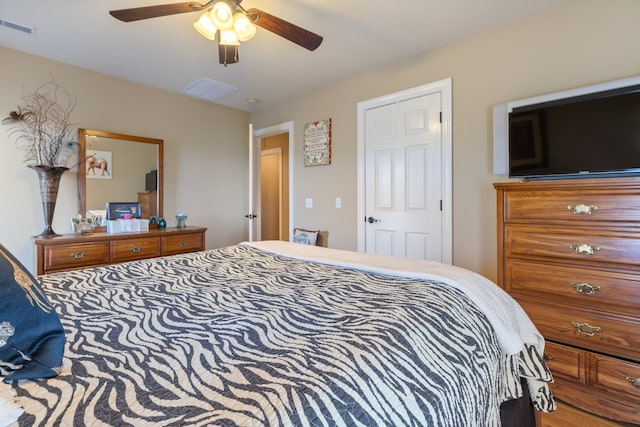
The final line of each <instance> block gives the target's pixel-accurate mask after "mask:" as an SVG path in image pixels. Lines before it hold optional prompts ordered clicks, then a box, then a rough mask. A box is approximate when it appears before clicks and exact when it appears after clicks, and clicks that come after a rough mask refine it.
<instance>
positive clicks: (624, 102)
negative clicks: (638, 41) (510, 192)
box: [509, 85, 640, 180]
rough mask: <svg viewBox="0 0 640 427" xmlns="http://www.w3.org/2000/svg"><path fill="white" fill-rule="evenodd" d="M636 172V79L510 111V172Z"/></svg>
mask: <svg viewBox="0 0 640 427" xmlns="http://www.w3.org/2000/svg"><path fill="white" fill-rule="evenodd" d="M631 175H640V85H633V86H627V87H621V88H617V89H611V90H606V91H602V92H596V93H589V94H586V95H580V96H575V97H571V98H564V99H556V100H553V101H549V102H543V103H539V104H534V105H526V106H521V107H517V108H514V109H513V110H512V111H511V112H510V113H509V176H511V177H520V178H523V179H525V180H535V179H558V178H586V177H598V176H631Z"/></svg>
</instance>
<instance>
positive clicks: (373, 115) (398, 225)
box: [360, 90, 451, 262]
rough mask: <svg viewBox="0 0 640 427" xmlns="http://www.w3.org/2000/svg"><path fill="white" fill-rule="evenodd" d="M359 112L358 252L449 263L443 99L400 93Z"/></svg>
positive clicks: (430, 93)
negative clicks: (361, 198) (360, 235)
mask: <svg viewBox="0 0 640 427" xmlns="http://www.w3.org/2000/svg"><path fill="white" fill-rule="evenodd" d="M381 101H385V102H378V103H375V104H373V105H370V106H369V107H368V108H364V109H363V111H362V115H363V119H362V120H363V123H364V124H363V133H364V137H363V140H364V174H363V175H364V177H363V179H364V185H363V187H364V188H363V191H364V204H363V205H364V209H363V213H364V215H363V216H362V217H361V218H360V221H363V222H364V232H363V235H364V245H363V246H364V248H363V249H364V251H365V252H369V253H377V254H383V255H394V256H401V257H408V258H415V259H428V260H433V261H440V262H451V259H450V258H451V256H450V253H449V250H448V248H449V247H450V244H445V240H446V239H449V238H450V236H449V235H448V232H447V229H448V227H447V224H448V215H449V213H450V209H449V210H447V212H445V209H444V207H445V205H448V204H449V203H450V202H449V200H450V197H449V195H447V194H445V191H446V188H447V186H446V185H444V184H445V183H444V182H443V176H444V175H445V174H444V173H443V171H444V170H447V172H448V168H447V167H443V123H442V117H443V115H442V112H443V105H442V104H443V94H442V92H441V91H439V90H436V91H433V90H432V91H426V92H425V93H421V94H417V95H416V94H415V93H400V94H398V96H391V97H387V98H386V99H384V100H381Z"/></svg>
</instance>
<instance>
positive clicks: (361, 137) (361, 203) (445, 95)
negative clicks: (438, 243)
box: [356, 78, 453, 264]
mask: <svg viewBox="0 0 640 427" xmlns="http://www.w3.org/2000/svg"><path fill="white" fill-rule="evenodd" d="M451 87H452V79H451V78H446V79H442V80H438V81H435V82H432V83H427V84H424V85H421V86H417V87H414V88H410V89H406V90H403V91H400V92H395V93H391V94H388V95H384V96H380V97H378V98H373V99H369V100H366V101H362V102H359V103H358V107H357V109H358V112H357V113H358V124H357V191H358V196H357V197H358V200H357V215H358V217H357V221H356V224H357V232H358V252H365V250H366V249H365V248H366V241H365V237H366V229H365V225H366V224H365V221H364V218H365V215H366V212H365V206H366V204H365V202H366V194H365V176H366V175H365V172H366V163H365V149H366V147H365V113H366V111H367V110H369V109H371V108H376V107H380V106H383V105H387V104H393V103H396V102H399V101H403V100H406V99H412V98H416V97H419V96H424V95H429V94H432V93H437V92H440V94H441V99H442V123H441V132H442V152H441V156H442V262H443V263H446V264H451V263H452V262H453V220H452V218H453V205H452V202H453V197H452V188H453V187H452V180H453V178H452V175H453V168H452V152H453V143H452V141H453V139H452V128H453V124H452V88H451Z"/></svg>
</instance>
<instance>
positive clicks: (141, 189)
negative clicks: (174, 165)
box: [78, 129, 163, 218]
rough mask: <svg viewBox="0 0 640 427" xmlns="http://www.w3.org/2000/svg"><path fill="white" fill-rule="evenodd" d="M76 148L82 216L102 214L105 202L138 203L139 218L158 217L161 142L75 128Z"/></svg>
mask: <svg viewBox="0 0 640 427" xmlns="http://www.w3.org/2000/svg"><path fill="white" fill-rule="evenodd" d="M78 145H79V156H80V157H79V158H80V159H81V161H80V165H79V166H78V205H79V209H80V212H81V213H82V214H83V215H86V216H91V215H93V214H96V213H100V212H104V211H105V209H106V204H107V202H127V203H128V202H139V203H140V211H141V217H142V218H149V217H150V216H157V217H161V216H162V200H163V192H162V190H163V185H162V177H163V170H162V166H163V141H162V140H161V139H154V138H146V137H140V136H132V135H123V134H117V133H112V132H103V131H97V130H90V129H79V131H78ZM154 171H155V173H154ZM154 175H155V176H154ZM155 177H157V179H153V178H155ZM154 184H155V185H154Z"/></svg>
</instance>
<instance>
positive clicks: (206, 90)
mask: <svg viewBox="0 0 640 427" xmlns="http://www.w3.org/2000/svg"><path fill="white" fill-rule="evenodd" d="M237 90H238V88H236V87H233V86H229V85H226V84H224V83H220V82H217V81H215V80H211V79H206V78H202V79H200V80H196V81H195V82H193V83H191V84H190V85H189V86H187V87H186V88H184V90H183V91H182V92H183V93H186V94H187V95H191V96H195V97H196V98H201V99H206V100H207V101H217V100H218V99H220V98H224V97H225V96H227V95H230V94H232V93H233V92H235V91H237Z"/></svg>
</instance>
